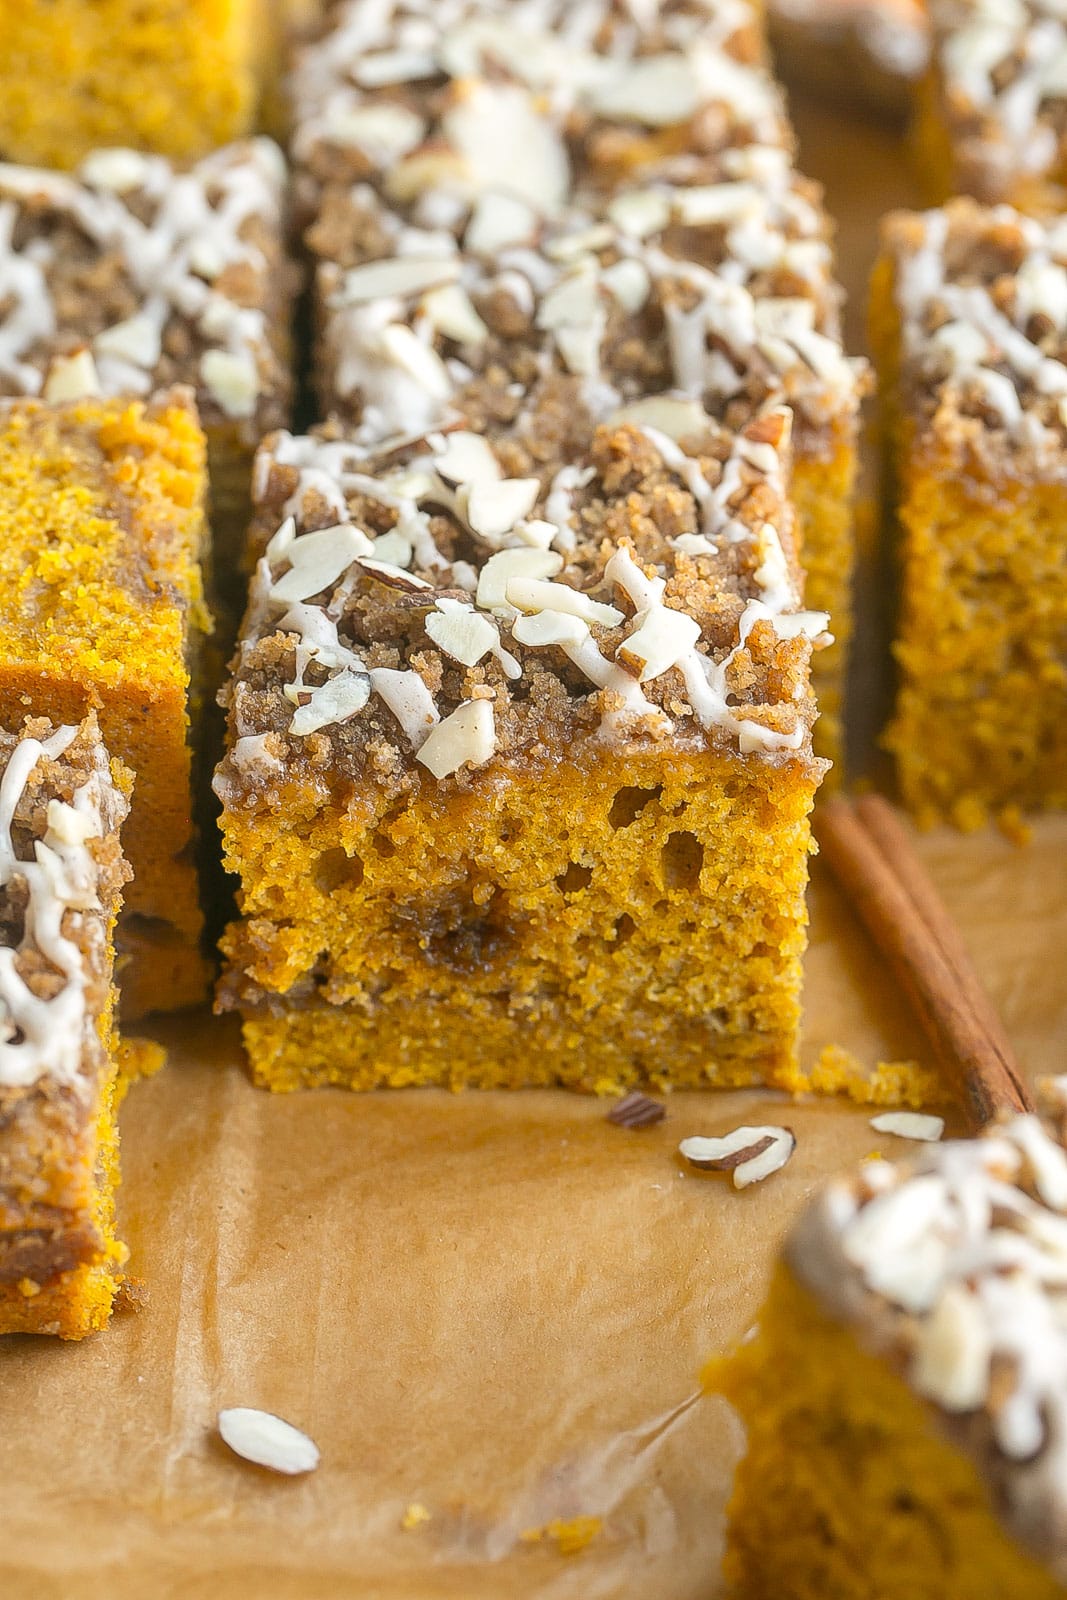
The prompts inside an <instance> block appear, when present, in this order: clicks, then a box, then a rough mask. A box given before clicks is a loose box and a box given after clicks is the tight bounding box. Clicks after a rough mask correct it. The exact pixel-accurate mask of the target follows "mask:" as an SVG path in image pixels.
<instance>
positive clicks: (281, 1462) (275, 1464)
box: [219, 1406, 319, 1477]
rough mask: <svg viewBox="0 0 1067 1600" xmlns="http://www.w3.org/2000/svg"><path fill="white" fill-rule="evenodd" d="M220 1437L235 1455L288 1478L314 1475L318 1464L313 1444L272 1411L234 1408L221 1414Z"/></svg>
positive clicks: (317, 1450) (317, 1455)
mask: <svg viewBox="0 0 1067 1600" xmlns="http://www.w3.org/2000/svg"><path fill="white" fill-rule="evenodd" d="M219 1433H220V1434H221V1435H222V1438H223V1440H224V1441H225V1443H226V1444H228V1445H229V1447H230V1449H231V1450H232V1451H233V1452H234V1454H235V1455H238V1456H241V1457H243V1459H244V1460H245V1461H252V1462H254V1463H255V1465H256V1466H257V1467H269V1468H270V1470H271V1471H272V1472H282V1473H285V1474H286V1475H287V1476H288V1477H295V1476H297V1475H298V1474H299V1473H302V1472H314V1470H315V1468H316V1467H317V1466H318V1464H319V1449H318V1446H317V1445H316V1444H315V1442H314V1440H312V1439H309V1438H308V1436H307V1434H306V1433H301V1432H300V1429H299V1428H294V1427H293V1425H292V1423H291V1422H283V1421H282V1419H281V1417H276V1416H274V1414H273V1413H272V1412H270V1411H256V1410H254V1409H253V1408H252V1407H250V1406H231V1407H230V1408H229V1409H228V1410H226V1411H220V1412H219Z"/></svg>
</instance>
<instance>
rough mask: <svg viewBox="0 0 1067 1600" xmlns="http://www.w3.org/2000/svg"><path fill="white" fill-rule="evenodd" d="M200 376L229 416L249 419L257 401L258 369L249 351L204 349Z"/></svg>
mask: <svg viewBox="0 0 1067 1600" xmlns="http://www.w3.org/2000/svg"><path fill="white" fill-rule="evenodd" d="M200 376H201V378H202V379H203V382H204V386H205V388H206V389H207V391H208V393H209V394H210V395H211V397H212V399H213V400H215V401H216V402H217V404H218V405H219V407H220V408H221V409H222V410H223V411H224V412H225V413H226V415H227V416H228V417H251V416H252V415H254V413H255V409H256V402H257V400H258V399H259V388H260V386H259V368H258V367H257V366H256V360H255V357H254V356H253V355H252V353H251V352H250V351H248V350H242V351H234V350H205V351H204V354H203V355H202V356H201V357H200Z"/></svg>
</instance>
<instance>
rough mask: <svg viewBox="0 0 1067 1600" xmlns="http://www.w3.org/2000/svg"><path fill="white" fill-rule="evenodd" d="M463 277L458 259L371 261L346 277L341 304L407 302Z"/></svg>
mask: <svg viewBox="0 0 1067 1600" xmlns="http://www.w3.org/2000/svg"><path fill="white" fill-rule="evenodd" d="M458 276H459V261H458V259H457V258H456V257H454V256H392V257H391V258H390V259H389V260H388V261H368V262H366V263H365V264H364V265H363V266H360V267H350V268H349V269H348V271H347V272H346V273H345V275H344V281H343V284H342V287H341V290H340V293H339V294H338V295H337V296H336V300H335V303H336V304H338V305H346V306H358V305H365V304H367V303H368V302H370V301H372V300H385V299H391V298H394V297H395V298H397V299H404V298H405V297H406V296H407V295H413V294H422V293H423V292H424V291H425V290H427V289H432V288H435V287H436V286H437V285H440V284H447V283H451V282H452V281H453V280H454V279H455V278H457V277H458Z"/></svg>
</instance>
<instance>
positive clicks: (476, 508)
mask: <svg viewBox="0 0 1067 1600" xmlns="http://www.w3.org/2000/svg"><path fill="white" fill-rule="evenodd" d="M540 492H541V485H540V483H539V481H538V480H537V479H536V478H502V479H500V480H499V481H498V482H495V483H490V482H485V481H484V480H483V481H482V482H480V483H474V484H472V485H471V491H470V496H469V498H468V500H467V522H468V523H469V525H470V528H471V532H472V533H477V534H479V535H480V536H481V537H482V538H483V539H490V540H492V539H501V538H503V536H504V535H505V534H506V533H510V532H511V530H512V528H514V526H515V524H516V523H517V522H521V521H523V519H524V518H526V517H528V516H529V514H530V512H531V511H532V510H533V507H534V504H535V502H536V500H537V496H538V495H539V494H540Z"/></svg>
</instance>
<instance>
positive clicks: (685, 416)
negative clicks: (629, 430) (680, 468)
mask: <svg viewBox="0 0 1067 1600" xmlns="http://www.w3.org/2000/svg"><path fill="white" fill-rule="evenodd" d="M626 423H631V424H632V425H633V426H634V427H635V428H655V430H656V432H657V433H663V434H666V436H667V438H668V439H674V440H675V442H676V443H681V441H682V440H683V439H694V438H698V437H699V436H700V435H701V434H703V433H706V432H707V430H708V414H707V412H706V411H705V409H704V407H703V406H702V405H701V403H700V401H699V400H686V399H683V398H682V397H681V396H680V395H669V394H652V395H648V396H646V398H645V399H643V400H634V401H633V402H632V404H630V405H628V406H620V408H619V410H618V411H615V412H613V413H612V415H611V417H610V419H609V421H608V426H609V427H611V428H621V427H623V426H624V425H625V424H626Z"/></svg>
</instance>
